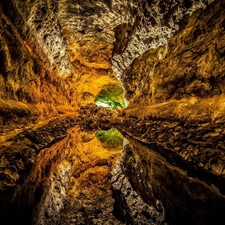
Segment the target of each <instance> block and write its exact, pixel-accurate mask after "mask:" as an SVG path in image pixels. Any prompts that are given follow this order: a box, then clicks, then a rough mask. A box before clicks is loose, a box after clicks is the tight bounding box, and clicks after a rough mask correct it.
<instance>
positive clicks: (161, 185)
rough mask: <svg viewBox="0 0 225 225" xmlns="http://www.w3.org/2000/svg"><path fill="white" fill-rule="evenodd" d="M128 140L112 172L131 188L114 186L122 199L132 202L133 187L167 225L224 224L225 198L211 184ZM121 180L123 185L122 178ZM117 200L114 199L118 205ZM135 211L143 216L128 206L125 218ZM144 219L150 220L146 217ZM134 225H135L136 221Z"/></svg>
mask: <svg viewBox="0 0 225 225" xmlns="http://www.w3.org/2000/svg"><path fill="white" fill-rule="evenodd" d="M128 141H129V144H128V145H126V146H125V148H124V152H123V155H122V156H121V158H120V161H119V162H118V163H117V164H116V167H115V168H116V169H117V171H115V169H114V171H113V172H112V173H113V174H114V175H115V176H117V177H116V178H115V180H119V177H118V174H119V173H118V170H120V171H122V172H121V174H122V175H121V174H120V176H124V177H128V178H129V182H130V184H131V185H130V186H129V185H128V184H127V183H123V184H121V186H120V185H118V182H115V184H116V185H114V186H113V188H114V189H115V190H116V191H117V192H120V193H122V195H123V196H124V198H125V199H126V198H129V201H130V200H131V201H134V200H133V199H132V196H131V195H130V194H129V193H132V191H131V187H132V188H133V189H134V190H135V191H136V192H137V193H138V194H139V195H140V196H141V199H143V200H144V202H145V203H148V205H150V206H151V207H153V208H154V209H155V211H157V212H158V213H161V215H164V214H165V222H166V223H167V224H169V225H181V224H182V225H212V224H215V225H216V224H223V223H221V222H220V221H222V220H223V221H224V216H223V213H224V212H223V211H224V209H225V196H223V195H222V194H221V193H220V192H219V190H218V189H217V188H216V187H215V186H214V185H210V184H207V183H206V182H204V181H202V180H200V179H198V178H197V177H193V176H192V177H190V176H188V173H187V171H184V170H182V169H180V168H178V167H176V166H173V165H172V164H170V163H168V162H167V161H166V159H164V158H163V157H161V156H160V155H159V154H157V153H155V152H153V151H152V150H151V149H149V148H147V147H145V146H143V145H141V144H140V143H139V142H137V141H135V140H133V139H131V138H128ZM119 167H120V168H119ZM124 177H123V178H124ZM120 180H123V182H124V180H125V179H120ZM126 187H127V188H129V190H128V191H126V190H125V189H126ZM120 196H121V195H120ZM119 201H120V199H117V203H118V202H119ZM136 205H138V204H136ZM142 205H143V204H142ZM159 206H160V207H159ZM129 207H130V208H129ZM132 207H133V208H132ZM135 211H136V212H138V214H141V213H142V214H144V213H143V209H142V208H141V207H140V209H137V208H135V207H134V206H132V205H131V206H129V204H128V209H127V211H126V213H127V215H129V213H130V214H131V215H130V216H131V217H132V212H135ZM120 213H121V212H120ZM145 214H146V207H145ZM149 214H151V212H150V213H148V215H149ZM127 215H126V216H127ZM136 219H137V218H136ZM146 220H147V221H150V219H149V220H148V218H147V219H146ZM134 222H137V224H138V221H136V220H135V218H134ZM135 224H136V223H135ZM144 224H145V223H144ZM153 224H155V223H153ZM160 224H164V222H163V223H160Z"/></svg>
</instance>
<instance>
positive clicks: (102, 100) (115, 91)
mask: <svg viewBox="0 0 225 225" xmlns="http://www.w3.org/2000/svg"><path fill="white" fill-rule="evenodd" d="M95 104H96V105H97V106H98V107H111V108H113V109H114V108H116V107H120V108H125V103H124V92H123V88H122V87H119V86H117V85H108V86H107V87H106V88H104V89H103V90H101V91H100V93H99V94H98V95H97V96H96V98H95Z"/></svg>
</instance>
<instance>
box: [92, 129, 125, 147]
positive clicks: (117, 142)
mask: <svg viewBox="0 0 225 225" xmlns="http://www.w3.org/2000/svg"><path fill="white" fill-rule="evenodd" d="M95 136H96V137H97V138H98V140H99V141H101V143H102V144H103V146H105V147H107V148H122V146H123V139H124V138H123V135H122V134H121V133H120V132H118V131H117V130H116V129H111V130H102V131H97V132H96V134H95Z"/></svg>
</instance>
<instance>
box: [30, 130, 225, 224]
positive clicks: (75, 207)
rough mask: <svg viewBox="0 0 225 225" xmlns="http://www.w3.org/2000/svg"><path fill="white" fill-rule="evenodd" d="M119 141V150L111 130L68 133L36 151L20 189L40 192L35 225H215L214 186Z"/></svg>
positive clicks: (222, 202) (218, 213) (221, 203)
mask: <svg viewBox="0 0 225 225" xmlns="http://www.w3.org/2000/svg"><path fill="white" fill-rule="evenodd" d="M126 139H127V140H128V141H129V144H127V145H126V146H125V147H124V149H123V142H124V141H123V140H124V138H123V136H122V135H121V134H120V133H119V132H118V131H117V130H116V129H111V130H108V131H105V130H103V131H97V132H89V131H81V130H80V129H78V128H73V129H71V130H70V133H69V135H68V136H67V138H65V139H63V140H62V141H60V142H58V143H55V145H53V146H51V147H49V148H46V149H43V150H42V151H41V153H40V154H39V156H38V158H37V163H36V165H35V166H34V169H33V173H32V176H33V177H31V180H32V182H31V183H28V184H26V185H27V186H29V187H30V189H31V190H40V191H39V192H40V193H39V192H38V193H39V195H40V199H38V203H37V206H36V208H35V211H34V215H37V217H36V221H35V222H36V223H34V224H63V225H71V224H77V225H79V224H87V225H88V224H97V225H101V224H113V225H121V224H124V223H125V221H126V224H137V225H138V224H154V225H166V224H168V225H181V224H182V225H212V224H215V225H217V224H221V223H220V222H219V221H220V220H222V219H223V210H224V208H225V197H224V196H223V195H222V194H221V193H220V192H219V190H218V189H217V188H216V187H214V186H213V185H210V184H207V183H206V182H204V181H202V180H200V179H198V178H196V177H190V176H188V173H187V171H184V170H182V169H180V168H178V167H176V166H173V165H172V164H170V163H168V162H167V161H166V159H165V158H163V157H161V156H160V155H159V154H156V153H155V152H153V151H152V150H151V149H149V148H147V147H145V146H143V145H141V144H140V143H139V142H137V141H135V140H133V139H131V138H127V137H126ZM122 150H123V152H122ZM121 153H122V155H121ZM46 171H47V172H46ZM46 174H47V175H46ZM46 176H48V177H46ZM32 185H33V186H32ZM35 185H37V186H38V189H35ZM112 190H113V193H112ZM39 195H38V196H39ZM112 196H113V197H112ZM115 216H116V217H117V218H119V219H120V220H121V221H123V222H124V223H122V222H121V221H119V220H116V219H115ZM53 218H54V219H55V221H57V222H54V223H53V222H52V220H53ZM58 219H60V223H58ZM130 221H131V222H130Z"/></svg>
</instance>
